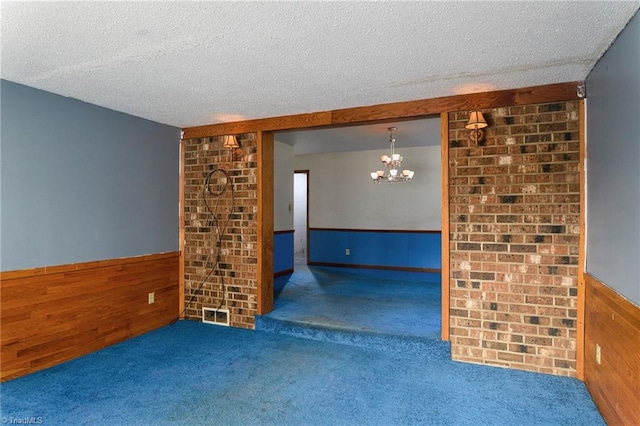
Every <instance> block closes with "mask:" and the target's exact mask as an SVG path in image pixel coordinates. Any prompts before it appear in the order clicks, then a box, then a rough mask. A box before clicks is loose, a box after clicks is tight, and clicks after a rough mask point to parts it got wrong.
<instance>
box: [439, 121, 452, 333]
mask: <svg viewBox="0 0 640 426" xmlns="http://www.w3.org/2000/svg"><path fill="white" fill-rule="evenodd" d="M440 153H441V160H440V168H441V170H440V173H441V176H442V178H441V186H442V190H441V191H442V193H441V194H440V199H441V200H442V201H441V202H442V210H441V214H440V215H441V220H442V227H441V240H442V260H441V266H440V268H441V277H442V278H441V286H442V296H441V297H442V303H441V305H442V306H441V311H442V322H441V323H442V331H441V335H442V340H449V285H450V283H449V281H450V279H449V276H450V274H449V114H448V113H446V112H443V113H441V114H440Z"/></svg>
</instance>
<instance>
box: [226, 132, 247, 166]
mask: <svg viewBox="0 0 640 426" xmlns="http://www.w3.org/2000/svg"><path fill="white" fill-rule="evenodd" d="M222 147H223V148H229V149H230V150H231V151H232V158H233V161H240V160H242V158H243V157H244V151H243V150H242V147H241V146H240V142H239V141H238V138H236V136H235V135H224V136H222Z"/></svg>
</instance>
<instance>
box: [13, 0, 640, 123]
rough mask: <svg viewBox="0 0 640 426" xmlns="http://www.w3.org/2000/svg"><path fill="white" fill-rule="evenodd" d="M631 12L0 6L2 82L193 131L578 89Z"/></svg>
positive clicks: (616, 6) (482, 7) (587, 6)
mask: <svg viewBox="0 0 640 426" xmlns="http://www.w3.org/2000/svg"><path fill="white" fill-rule="evenodd" d="M639 6H640V3H639V2H638V1H626V2H615V1H596V2H587V1H511V2H471V1H470V2H457V1H446V2H434V1H428V2H427V1H424V2H418V1H413V2H395V1H378V2H355V1H351V2H304V1H297V2H283V1H282V2H266V1H265V2H239V1H233V2H99V3H98V2H26V1H25V2H7V1H2V3H1V10H0V13H1V15H2V64H1V65H2V67H1V73H0V75H1V77H2V78H4V79H7V80H11V81H14V82H18V83H22V84H25V85H28V86H31V87H35V88H39V89H43V90H47V91H50V92H54V93H58V94H61V95H65V96H69V97H73V98H77V99H80V100H83V101H87V102H90V103H93V104H97V105H101V106H104V107H108V108H111V109H114V110H117V111H122V112H126V113H129V114H133V115H136V116H139V117H143V118H147V119H150V120H154V121H157V122H161V123H166V124H171V125H174V126H178V127H189V126H195V125H202V124H210V123H217V122H224V121H235V120H238V119H250V118H262V117H270V116H278V115H287V114H298V113H304V112H313V111H323V110H331V109H338V108H348V107H354V106H363V105H372V104H380V103H387V102H396V101H407V100H414V99H426V98H433V97H439V96H446V95H452V94H459V93H469V92H474V91H487V90H493V89H510V88H518V87H526V86H535V85H543V84H550V83H557V82H567V81H577V80H584V79H585V78H586V77H587V75H588V73H589V71H590V70H591V68H592V67H593V65H594V64H595V62H596V61H597V60H598V59H599V58H600V56H601V55H602V54H603V53H604V52H605V50H606V49H607V47H608V46H609V45H610V44H611V43H612V42H613V41H614V39H615V37H616V36H617V35H618V34H619V32H620V31H621V30H622V29H623V28H624V26H625V24H626V23H627V22H628V21H629V19H630V18H631V17H632V16H633V14H634V13H635V11H636V10H637V9H638V7H639Z"/></svg>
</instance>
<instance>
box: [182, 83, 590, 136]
mask: <svg viewBox="0 0 640 426" xmlns="http://www.w3.org/2000/svg"><path fill="white" fill-rule="evenodd" d="M579 84H581V82H576V81H574V82H569V83H557V84H549V85H545V86H533V87H525V88H521V89H510V90H497V91H493V92H483V93H471V94H467V95H454V96H444V97H440V98H433V99H422V100H415V101H407V102H394V103H389V104H380V105H371V106H362V107H355V108H345V109H338V110H333V111H322V112H314V113H306V114H296V115H284V116H280V117H270V118H261V119H256V120H247V121H237V122H232V123H220V124H210V125H205V126H198V127H187V128H185V129H183V130H184V135H183V138H184V139H192V138H201V137H210V136H219V135H226V134H240V133H249V132H259V131H282V130H294V129H310V128H319V127H331V126H344V125H349V124H363V123H372V122H384V121H392V120H398V119H408V118H419V117H426V116H430V115H436V114H441V113H443V112H451V111H467V110H473V109H486V108H499V107H506V106H517V105H529V104H539V103H546V102H561V101H570V100H576V99H579V96H578V85H579Z"/></svg>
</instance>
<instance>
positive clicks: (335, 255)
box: [309, 229, 442, 269]
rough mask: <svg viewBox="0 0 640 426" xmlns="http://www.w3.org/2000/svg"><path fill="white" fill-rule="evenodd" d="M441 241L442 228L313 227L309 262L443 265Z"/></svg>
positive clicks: (417, 266) (361, 264) (427, 266)
mask: <svg viewBox="0 0 640 426" xmlns="http://www.w3.org/2000/svg"><path fill="white" fill-rule="evenodd" d="M441 241H442V237H441V234H440V233H439V232H438V233H432V232H430V233H426V232H424V233H423V232H407V231H397V232H396V231H375V230H374V231H359V230H336V229H311V230H310V231H309V262H311V263H337V264H344V265H354V266H355V265H357V266H378V267H393V268H425V269H440V268H441V266H442V255H441ZM346 249H349V251H350V254H349V255H347V254H346V252H345V250H346Z"/></svg>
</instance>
